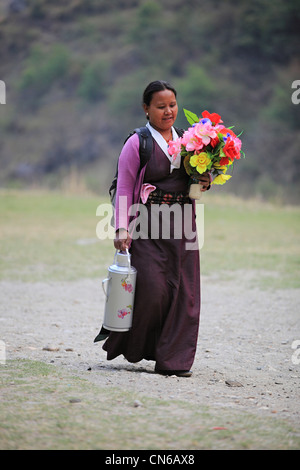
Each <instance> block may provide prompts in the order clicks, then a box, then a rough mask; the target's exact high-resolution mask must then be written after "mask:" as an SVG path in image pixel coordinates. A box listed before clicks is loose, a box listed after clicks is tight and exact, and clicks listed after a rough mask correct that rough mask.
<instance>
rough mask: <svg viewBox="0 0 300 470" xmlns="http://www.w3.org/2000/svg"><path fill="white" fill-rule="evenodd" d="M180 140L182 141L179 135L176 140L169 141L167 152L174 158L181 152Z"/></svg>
mask: <svg viewBox="0 0 300 470" xmlns="http://www.w3.org/2000/svg"><path fill="white" fill-rule="evenodd" d="M181 141H182V139H181V137H179V138H178V139H176V140H170V141H169V146H168V152H169V154H170V155H172V156H173V157H174V160H175V159H176V157H177V156H178V155H179V154H180V152H181Z"/></svg>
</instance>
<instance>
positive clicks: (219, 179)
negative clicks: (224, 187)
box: [212, 174, 231, 184]
mask: <svg viewBox="0 0 300 470" xmlns="http://www.w3.org/2000/svg"><path fill="white" fill-rule="evenodd" d="M230 178H231V175H224V174H222V175H218V176H216V177H215V179H214V180H213V182H212V184H225V183H226V181H228V180H229V179H230Z"/></svg>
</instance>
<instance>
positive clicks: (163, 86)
mask: <svg viewBox="0 0 300 470" xmlns="http://www.w3.org/2000/svg"><path fill="white" fill-rule="evenodd" d="M163 90H171V91H173V93H174V95H175V97H176V95H177V92H176V90H175V88H173V87H172V85H170V83H168V82H165V81H163V80H156V81H155V82H151V83H149V85H148V86H147V87H146V89H145V91H144V94H143V104H145V105H147V106H149V105H150V103H151V100H152V96H153V94H154V93H156V92H157V91H163Z"/></svg>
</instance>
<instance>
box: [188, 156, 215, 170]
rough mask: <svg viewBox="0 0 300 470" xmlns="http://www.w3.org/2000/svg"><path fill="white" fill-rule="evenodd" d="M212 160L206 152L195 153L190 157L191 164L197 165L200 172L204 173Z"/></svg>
mask: <svg viewBox="0 0 300 470" xmlns="http://www.w3.org/2000/svg"><path fill="white" fill-rule="evenodd" d="M210 162H211V160H210V158H209V157H208V156H207V153H206V152H201V153H199V154H198V155H193V156H192V157H191V158H190V164H191V166H193V167H196V170H197V171H198V173H200V174H201V173H204V172H205V171H206V170H207V167H208V165H209V164H210Z"/></svg>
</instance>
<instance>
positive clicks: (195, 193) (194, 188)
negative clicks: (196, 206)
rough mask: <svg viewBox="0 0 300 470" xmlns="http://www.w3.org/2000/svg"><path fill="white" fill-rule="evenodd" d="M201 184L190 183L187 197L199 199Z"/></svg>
mask: <svg viewBox="0 0 300 470" xmlns="http://www.w3.org/2000/svg"><path fill="white" fill-rule="evenodd" d="M202 187H203V186H202V185H201V184H199V183H192V184H191V185H190V191H189V197H190V198H191V199H196V200H199V199H201V197H202V191H201V188H202Z"/></svg>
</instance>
